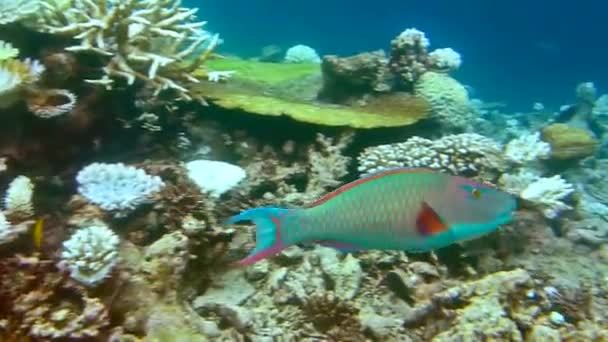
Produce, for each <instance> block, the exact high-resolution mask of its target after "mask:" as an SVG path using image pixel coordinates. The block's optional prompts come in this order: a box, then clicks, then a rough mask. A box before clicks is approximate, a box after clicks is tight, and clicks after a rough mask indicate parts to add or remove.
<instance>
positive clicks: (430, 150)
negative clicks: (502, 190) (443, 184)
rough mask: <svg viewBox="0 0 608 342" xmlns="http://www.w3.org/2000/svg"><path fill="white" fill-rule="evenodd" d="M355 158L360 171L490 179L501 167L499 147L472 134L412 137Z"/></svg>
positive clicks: (487, 139) (368, 151)
mask: <svg viewBox="0 0 608 342" xmlns="http://www.w3.org/2000/svg"><path fill="white" fill-rule="evenodd" d="M357 159H358V161H359V167H358V170H359V172H360V173H361V174H367V173H371V172H376V171H380V170H383V169H388V168H395V167H408V168H430V169H437V170H441V171H445V172H448V173H452V174H457V175H467V176H480V177H481V178H483V179H493V178H494V177H495V176H496V174H495V173H497V171H499V170H502V169H503V168H504V160H503V157H502V149H501V146H500V145H499V144H498V143H496V142H495V141H493V140H492V139H489V138H486V137H484V136H481V135H479V134H473V133H464V134H456V135H448V136H445V137H443V138H441V139H439V140H434V141H433V140H428V139H425V138H421V137H412V138H410V139H408V140H407V141H405V142H402V143H396V144H389V145H380V146H374V147H368V148H366V149H365V150H364V151H363V152H362V153H361V154H360V155H359V156H358V158H357Z"/></svg>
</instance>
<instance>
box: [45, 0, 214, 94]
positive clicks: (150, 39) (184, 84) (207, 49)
mask: <svg viewBox="0 0 608 342" xmlns="http://www.w3.org/2000/svg"><path fill="white" fill-rule="evenodd" d="M180 5H181V1H179V0H106V1H96V2H94V1H90V0H67V1H63V2H61V3H60V2H58V1H50V2H43V11H42V13H41V15H40V16H39V20H38V21H39V24H38V28H39V29H40V30H42V31H45V32H49V33H52V34H57V35H65V36H69V37H73V38H75V39H77V40H79V41H80V43H79V44H78V45H74V46H70V47H68V48H66V49H67V50H68V51H74V52H89V53H94V54H98V55H100V56H101V57H102V58H106V59H107V64H106V66H105V67H104V68H103V72H104V74H103V75H102V76H101V77H100V78H99V79H93V80H88V81H89V82H90V83H95V84H100V85H103V86H105V87H106V88H111V87H112V85H113V83H114V81H115V80H116V79H122V80H125V81H126V82H127V84H133V83H134V82H135V81H136V80H141V81H143V82H145V83H146V84H147V85H149V86H151V87H152V88H153V89H154V91H155V94H158V93H160V92H161V91H164V90H168V89H171V90H173V91H175V92H177V94H178V95H179V97H180V98H182V99H185V100H191V99H192V97H193V96H194V95H193V94H191V93H190V91H189V86H190V85H191V84H192V83H198V82H200V79H199V77H198V76H195V74H196V75H198V73H195V71H197V69H199V68H200V67H201V66H202V64H203V63H204V62H205V61H206V60H207V59H208V58H209V57H210V56H211V55H212V52H213V49H214V48H215V46H216V45H217V44H218V42H219V37H218V35H209V34H203V29H202V28H203V26H204V25H205V22H197V21H195V14H196V12H197V11H198V9H187V8H183V7H180ZM200 49H203V51H200ZM199 71H200V70H199ZM203 76H205V77H206V75H203ZM198 99H199V100H201V101H202V98H198Z"/></svg>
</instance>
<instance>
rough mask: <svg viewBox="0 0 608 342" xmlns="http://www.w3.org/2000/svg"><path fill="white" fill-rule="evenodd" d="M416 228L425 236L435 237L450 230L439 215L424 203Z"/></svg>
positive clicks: (417, 218)
mask: <svg viewBox="0 0 608 342" xmlns="http://www.w3.org/2000/svg"><path fill="white" fill-rule="evenodd" d="M416 228H417V229H418V232H419V233H420V234H422V235H424V236H427V235H435V234H439V233H441V232H444V231H446V230H448V226H447V225H446V224H445V223H443V221H442V220H441V218H440V217H439V215H437V213H436V212H435V210H433V208H431V206H429V205H428V204H427V203H426V202H422V206H421V207H420V211H419V212H418V216H417V217H416Z"/></svg>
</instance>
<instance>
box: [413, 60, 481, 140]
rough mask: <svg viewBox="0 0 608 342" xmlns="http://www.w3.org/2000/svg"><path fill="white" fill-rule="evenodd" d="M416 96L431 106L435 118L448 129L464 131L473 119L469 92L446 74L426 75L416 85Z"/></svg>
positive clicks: (427, 73)
mask: <svg viewBox="0 0 608 342" xmlns="http://www.w3.org/2000/svg"><path fill="white" fill-rule="evenodd" d="M414 94H416V96H418V97H420V98H423V99H424V100H426V101H427V102H429V103H430V104H431V110H432V113H433V116H434V117H435V118H436V119H437V120H439V122H440V123H441V124H442V125H443V126H444V127H445V128H447V129H453V130H462V129H463V128H465V127H466V126H468V125H469V124H470V121H471V119H473V111H472V109H471V106H470V105H469V95H468V93H467V90H466V89H465V87H464V86H463V85H462V84H460V83H459V82H458V81H456V80H455V79H453V78H451V77H450V76H448V75H446V74H443V73H438V72H426V73H424V74H423V75H422V76H421V77H420V78H419V79H418V81H417V82H416V84H415V85H414Z"/></svg>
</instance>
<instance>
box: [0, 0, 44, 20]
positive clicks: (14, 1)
mask: <svg viewBox="0 0 608 342" xmlns="http://www.w3.org/2000/svg"><path fill="white" fill-rule="evenodd" d="M39 8H40V1H39V0H0V25H6V24H10V23H14V22H17V21H21V20H24V19H28V18H29V17H32V16H33V15H34V14H35V13H36V12H37V11H38V10H39Z"/></svg>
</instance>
